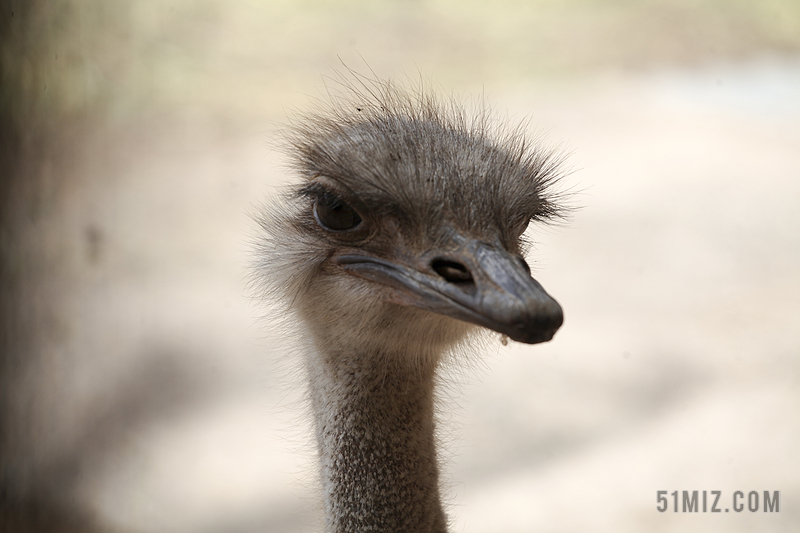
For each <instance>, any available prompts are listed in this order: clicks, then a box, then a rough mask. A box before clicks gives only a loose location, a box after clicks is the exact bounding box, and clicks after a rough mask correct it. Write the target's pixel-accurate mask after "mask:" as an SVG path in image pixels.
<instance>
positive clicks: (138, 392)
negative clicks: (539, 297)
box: [0, 0, 800, 533]
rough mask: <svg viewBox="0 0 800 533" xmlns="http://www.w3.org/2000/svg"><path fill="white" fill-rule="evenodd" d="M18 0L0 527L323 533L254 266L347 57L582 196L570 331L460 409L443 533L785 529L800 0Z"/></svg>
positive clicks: (455, 405) (793, 387)
mask: <svg viewBox="0 0 800 533" xmlns="http://www.w3.org/2000/svg"><path fill="white" fill-rule="evenodd" d="M0 6H2V12H1V13H0V47H1V48H0V76H2V78H0V177H1V179H0V202H1V203H0V206H1V209H2V211H1V212H0V223H2V227H1V230H2V231H1V232H0V250H2V263H1V264H0V291H1V298H0V313H2V316H1V317H0V342H1V343H2V353H1V354H0V530H2V531H4V532H5V531H9V532H16V531H42V532H49V531H58V532H73V531H74V532H95V531H96V532H113V533H116V532H120V533H150V532H152V533H183V532H197V533H218V532H219V533H222V532H225V533H229V532H230V533H245V532H247V533H250V532H252V533H256V532H276V533H280V532H298V531H315V530H316V528H317V524H318V517H319V511H318V504H317V493H316V489H315V484H314V483H315V481H314V479H315V463H314V456H313V444H312V440H311V433H310V425H309V420H308V418H309V417H308V412H307V409H306V408H305V406H304V404H303V401H302V398H303V381H302V376H300V375H298V374H297V373H296V372H295V371H294V369H295V368H296V367H295V366H294V362H295V359H296V357H297V356H296V355H291V354H290V353H289V350H290V349H291V346H287V345H286V343H285V341H282V339H280V338H279V336H278V335H276V334H275V333H274V332H272V331H271V330H270V327H269V325H270V315H269V310H268V309H265V308H264V307H263V306H260V305H259V304H258V303H257V302H253V301H252V300H251V299H250V296H249V293H248V288H247V275H248V270H247V269H248V263H249V262H250V261H251V260H252V255H251V254H252V252H251V250H252V244H251V243H252V241H253V239H254V235H255V232H256V227H255V224H254V223H253V222H252V215H253V214H255V213H257V212H258V206H259V205H262V204H263V203H264V202H265V201H267V199H268V198H269V197H270V195H271V194H273V193H274V192H275V190H276V189H277V188H278V187H279V186H280V185H281V184H283V183H286V182H287V181H288V180H291V179H292V176H291V175H290V174H289V173H288V172H287V171H286V170H285V160H284V159H283V156H282V155H281V154H280V153H279V151H278V150H276V149H275V146H274V139H275V132H276V131H277V130H278V128H279V127H280V125H281V124H282V123H285V122H286V121H287V117H288V115H289V114H291V113H292V111H293V110H294V109H303V108H307V107H308V106H309V104H310V103H311V102H312V101H313V99H315V98H324V97H325V83H326V81H325V78H326V77H329V76H334V75H335V70H340V71H341V70H346V67H349V68H352V69H354V70H355V71H357V72H360V73H362V74H366V75H370V76H372V75H375V76H379V77H382V78H394V79H396V80H398V81H399V82H400V83H405V82H406V80H410V82H411V83H413V82H415V81H417V80H419V79H423V80H425V82H426V83H429V84H430V86H431V87H432V90H433V91H435V92H437V93H438V94H440V95H441V96H442V97H444V98H449V97H453V98H455V99H456V100H459V101H463V102H465V103H466V104H467V105H468V106H469V105H471V104H470V103H471V102H474V101H476V100H477V99H479V98H480V96H481V95H485V97H486V99H487V100H488V101H489V102H490V103H491V104H492V106H493V108H494V109H495V110H496V112H497V114H498V115H499V116H501V117H505V118H506V119H507V120H509V121H511V122H521V121H524V120H528V121H529V123H530V127H531V133H532V134H536V133H537V132H539V133H542V134H544V135H545V137H546V138H547V142H548V143H550V144H552V145H560V146H562V147H563V149H564V150H566V151H568V152H570V153H571V155H570V157H569V167H570V168H571V169H572V171H573V173H572V174H571V175H570V176H569V178H568V179H567V182H566V183H565V187H567V188H570V189H572V190H573V191H576V194H575V195H574V196H573V198H572V203H573V204H574V205H578V206H581V208H580V209H579V210H577V211H576V212H575V213H574V214H573V216H572V218H571V220H570V222H569V223H568V224H565V225H563V226H561V227H549V228H534V229H533V233H532V238H534V239H535V240H536V242H537V245H536V247H535V249H534V251H533V252H532V255H531V257H530V259H531V262H532V264H533V265H534V270H535V273H536V276H537V278H538V279H540V280H541V281H542V284H543V285H544V286H545V287H547V289H548V291H549V292H550V293H551V294H553V295H554V296H555V297H556V298H557V299H558V300H559V301H560V302H561V304H562V305H563V307H564V309H565V314H566V322H565V325H564V327H563V328H562V330H561V331H560V332H559V333H558V335H557V336H556V338H555V339H554V340H553V341H552V342H550V343H547V344H545V345H541V346H532V347H531V346H522V345H513V344H511V345H509V346H507V347H504V346H502V345H501V343H500V342H499V339H497V340H496V341H493V342H492V343H490V346H489V348H488V349H487V351H486V353H485V354H483V355H482V358H481V360H480V362H479V363H477V364H476V363H474V362H473V363H472V364H468V365H465V367H464V369H463V370H459V371H454V372H453V376H452V380H453V381H454V383H455V385H453V386H452V387H451V388H449V389H448V390H447V391H446V393H445V394H444V395H443V396H444V398H443V400H444V403H443V405H442V408H441V410H440V411H441V413H440V418H441V420H440V432H441V435H442V441H443V443H445V444H446V446H445V448H446V451H445V452H444V457H443V467H444V471H445V476H444V479H445V492H446V497H445V499H446V502H447V506H448V513H449V515H450V517H451V521H452V530H453V531H456V532H470V533H481V532H489V531H492V532H495V531H503V532H520V533H522V532H532V531H546V532H579V531H594V532H626V531H631V532H633V531H637V532H638V531H652V532H667V531H703V532H728V533H730V532H749V531H760V532H788V531H796V528H797V524H800V461H798V460H797V450H798V449H800V422H799V421H800V333H799V332H800V268H798V265H799V264H800V209H799V207H800V3H798V2H797V1H796V0H758V1H756V0H751V1H745V0H739V1H728V0H680V1H678V0H676V1H668V0H638V1H637V0H606V1H598V0H564V1H555V0H533V1H521V0H520V1H512V0H497V1H494V2H491V3H489V2H470V1H462V2H456V1H452V0H416V1H410V0H409V1H399V0H397V1H388V2H369V1H366V0H349V1H341V2H323V1H312V0H305V1H290V0H283V1H278V0H276V1H262V2H257V1H251V0H236V1H233V0H228V1H225V2H222V1H214V0H197V1H189V0H166V1H165V0H134V1H129V2H122V1H108V0H80V1H78V0H71V1H70V0H47V1H45V0H32V1H29V2H14V1H7V0H2V1H0ZM345 65H346V67H345ZM658 490H666V491H669V493H672V492H673V491H676V490H677V491H684V490H687V491H693V490H697V491H703V490H706V491H712V490H719V491H721V492H722V499H721V504H720V507H721V508H723V509H724V508H731V507H732V505H731V504H732V495H733V492H734V491H737V490H739V491H742V492H743V493H744V494H745V495H747V494H748V493H749V492H750V491H757V492H758V494H759V495H763V491H769V492H770V493H772V492H773V491H781V492H780V498H781V500H780V512H777V513H776V512H772V513H765V512H764V511H763V507H764V506H763V496H761V506H760V507H759V509H758V512H750V511H749V510H747V507H745V510H744V512H739V513H737V512H733V510H732V508H731V512H728V513H725V512H723V513H720V514H711V513H682V512H677V513H676V512H673V507H672V503H671V502H672V499H671V496H670V499H669V501H670V504H669V505H670V508H669V512H666V513H660V512H658V511H657V509H656V506H657V501H656V491H658Z"/></svg>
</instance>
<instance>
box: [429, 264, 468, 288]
mask: <svg viewBox="0 0 800 533" xmlns="http://www.w3.org/2000/svg"><path fill="white" fill-rule="evenodd" d="M431 268H433V270H434V271H435V272H436V273H437V274H439V275H440V276H442V277H443V278H444V279H446V280H447V281H449V282H450V283H454V284H456V285H474V284H475V280H473V279H472V274H471V273H470V271H469V270H467V267H465V266H464V265H462V264H461V263H457V262H455V261H449V260H447V259H434V260H433V261H431Z"/></svg>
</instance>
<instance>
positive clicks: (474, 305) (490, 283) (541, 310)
mask: <svg viewBox="0 0 800 533" xmlns="http://www.w3.org/2000/svg"><path fill="white" fill-rule="evenodd" d="M464 192H465V193H466V194H469V191H464ZM395 196H396V195H395ZM401 196H402V195H401ZM419 196H425V195H421V194H418V195H417V201H418V202H419V203H425V202H427V203H428V204H430V205H416V206H415V207H416V209H410V208H409V207H408V206H405V207H404V206H402V205H398V203H397V202H396V198H390V197H388V196H386V195H382V194H380V193H376V192H375V191H372V192H368V193H367V194H361V195H360V194H357V193H356V192H355V191H353V190H352V188H351V187H350V186H349V183H348V180H346V179H337V178H334V177H331V176H327V175H316V176H313V177H311V179H310V180H309V181H308V182H307V183H306V184H305V185H304V186H303V188H302V189H301V190H300V191H299V198H300V199H302V202H301V205H302V207H301V213H300V217H299V221H298V226H299V228H301V229H302V230H303V232H304V233H306V234H307V235H313V236H314V238H315V239H316V240H317V242H318V245H319V246H320V248H322V249H324V250H325V253H324V254H321V255H320V257H323V258H324V259H322V264H321V265H320V270H321V271H322V272H325V273H327V274H328V275H330V276H345V277H348V278H350V279H351V280H352V281H356V280H360V281H359V282H360V283H363V284H365V285H367V286H368V289H369V290H370V294H375V295H378V297H379V298H381V299H382V300H383V301H385V302H389V303H392V304H397V305H401V306H406V307H410V308H417V309H422V310H426V311H430V312H433V313H437V314H439V315H444V316H447V317H451V318H455V319H458V320H461V321H465V322H468V323H471V324H477V325H479V326H484V327H486V328H489V329H492V330H494V331H497V332H499V333H501V334H504V335H507V336H508V337H510V338H511V339H513V340H516V341H519V342H524V343H529V344H532V343H539V342H546V341H549V340H550V339H551V338H552V337H553V335H554V334H555V332H556V331H557V330H558V328H559V327H560V326H561V324H562V322H563V314H562V310H561V307H560V306H559V304H558V303H557V302H556V301H555V300H554V299H553V298H552V297H550V295H548V294H547V293H546V292H545V290H544V289H543V288H542V286H541V285H540V284H539V283H538V282H537V281H536V280H535V279H533V278H532V277H531V274H530V269H529V267H528V264H527V263H526V262H525V260H524V258H523V257H522V255H521V247H520V237H521V234H522V232H523V231H524V230H525V227H526V226H527V223H528V220H529V218H530V217H529V216H528V215H527V214H526V213H524V212H523V213H520V214H518V215H514V214H511V213H507V214H506V215H505V216H503V217H500V218H501V220H500V223H496V222H492V221H491V220H489V221H483V222H482V223H480V224H476V223H475V221H474V220H469V217H468V216H466V217H465V216H464V212H465V210H464V209H463V208H460V207H459V206H465V205H474V204H476V203H478V204H481V202H483V204H486V202H485V201H482V200H481V199H480V198H475V199H469V198H461V200H460V201H456V202H455V203H454V202H453V201H450V202H441V201H439V200H437V199H436V197H435V195H429V198H420V197H419ZM484 200H485V199H484ZM489 203H490V204H491V202H489ZM454 205H455V206H456V207H454ZM409 211H411V212H412V213H416V216H415V215H413V214H410V213H409ZM420 213H425V214H424V215H420ZM489 218H491V217H489Z"/></svg>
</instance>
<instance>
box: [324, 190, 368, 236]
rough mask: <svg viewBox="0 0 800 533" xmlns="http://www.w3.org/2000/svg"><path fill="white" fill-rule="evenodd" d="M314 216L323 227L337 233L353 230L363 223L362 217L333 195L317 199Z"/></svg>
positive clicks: (325, 195)
mask: <svg viewBox="0 0 800 533" xmlns="http://www.w3.org/2000/svg"><path fill="white" fill-rule="evenodd" d="M314 216H316V218H317V222H319V223H320V224H321V225H322V226H323V227H325V228H327V229H330V230H335V231H343V230H348V229H352V228H354V227H356V226H358V224H359V223H360V222H361V217H360V216H358V213H356V212H355V210H354V209H353V208H352V207H350V206H349V205H347V204H346V203H344V202H343V201H342V200H341V199H339V198H337V197H336V196H333V195H332V194H323V195H321V196H320V197H319V198H317V201H316V203H315V204H314Z"/></svg>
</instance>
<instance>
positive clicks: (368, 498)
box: [309, 349, 446, 533]
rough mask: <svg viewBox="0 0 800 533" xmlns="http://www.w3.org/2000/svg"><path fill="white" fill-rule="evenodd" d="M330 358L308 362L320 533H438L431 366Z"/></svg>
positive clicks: (380, 358) (402, 360) (442, 524)
mask: <svg viewBox="0 0 800 533" xmlns="http://www.w3.org/2000/svg"><path fill="white" fill-rule="evenodd" d="M336 352H337V351H336V350H334V349H328V350H325V351H319V352H317V353H316V354H314V355H313V356H312V358H311V359H310V361H309V362H310V364H309V377H310V385H311V399H312V407H313V410H314V415H315V422H316V436H317V444H318V447H319V454H320V464H321V477H322V489H323V492H324V501H325V531H326V533H355V532H362V531H371V532H376V533H378V532H383V533H389V532H392V533H397V532H411V531H413V532H416V533H444V532H445V531H446V518H445V514H444V511H443V510H442V505H441V500H440V496H439V472H438V467H437V463H436V451H435V443H434V421H433V385H434V377H435V376H434V375H435V370H436V368H435V367H436V365H435V363H431V364H428V365H418V364H414V362H413V361H414V358H409V357H408V356H407V354H402V355H403V357H401V356H400V355H398V354H392V355H389V354H385V353H353V352H352V351H350V352H348V353H343V352H339V353H336ZM425 366H428V367H429V368H425Z"/></svg>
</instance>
